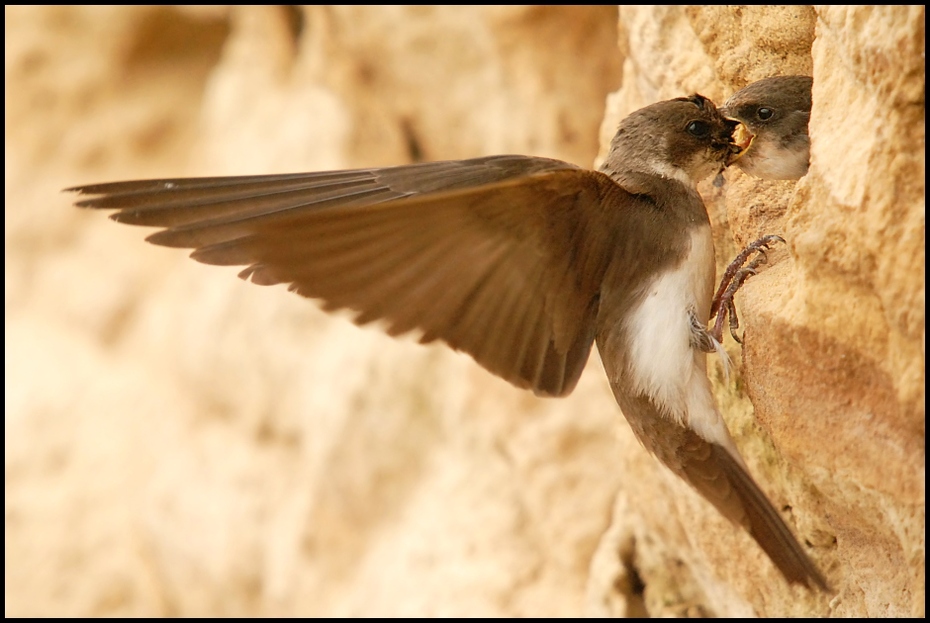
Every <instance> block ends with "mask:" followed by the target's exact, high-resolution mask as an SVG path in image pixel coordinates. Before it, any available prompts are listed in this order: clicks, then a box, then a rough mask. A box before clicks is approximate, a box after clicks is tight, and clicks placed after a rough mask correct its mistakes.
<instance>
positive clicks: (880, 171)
mask: <svg viewBox="0 0 930 623" xmlns="http://www.w3.org/2000/svg"><path fill="white" fill-rule="evenodd" d="M5 17H6V30H5V35H6V39H5V43H6V47H5V51H6V56H5V59H6V117H5V122H6V123H5V130H6V151H5V165H6V169H5V201H6V210H5V226H6V234H5V243H6V254H5V259H6V263H5V285H6V310H5V311H6V318H5V329H6V348H5V353H6V359H5V363H6V366H5V383H6V392H5V410H6V411H5V413H6V417H5V485H6V487H5V492H6V495H5V499H6V506H5V508H6V514H5V544H6V547H5V604H6V605H5V613H6V614H7V615H8V616H36V615H39V616H59V615H74V616H104V615H109V616H126V615H135V616H165V615H179V616H234V615H235V616H250V615H251V616H276V615H285V616H331V615H368V616H375V615H378V616H384V615H389V616H402V615H428V616H434V615H471V616H476V615H488V616H501V615H504V616H514V615H526V616H531V615H532V616H537V615H564V616H576V615H579V614H585V613H586V614H595V615H619V616H623V615H637V614H646V613H648V614H651V615H669V614H673V615H681V614H691V615H753V614H756V615H795V616H808V615H827V614H832V615H847V616H849V615H872V616H889V615H892V616H893V615H920V614H922V613H923V601H924V588H923V584H924V571H923V567H924V560H925V555H924V535H923V530H924V510H923V507H924V499H925V495H924V475H923V474H924V430H925V429H924V407H923V400H924V389H923V383H924V329H923V324H924V267H923V266H924V264H923V262H924V248H923V247H924V239H925V234H924V223H925V217H924V121H923V115H924V56H923V54H924V47H923V46H924V10H923V8H922V7H912V8H902V7H897V8H876V7H871V8H870V7H861V8H842V7H839V8H821V9H812V8H803V7H802V8H797V7H791V8H777V7H759V8H726V7H720V8H718V7H710V8H697V7H669V8H662V7H659V8H656V7H646V8H637V9H622V10H621V11H620V13H619V15H618V10H617V9H616V7H598V8H549V7H546V8H539V7H537V8H526V7H509V8H429V7H408V8H400V7H382V8H319V7H313V8H310V7H303V8H301V7H297V8H284V7H264V8H232V9H229V8H196V9H184V8H80V7H68V8H26V7H7V8H6V9H5ZM788 73H812V75H813V76H814V78H815V86H814V100H815V105H814V112H813V115H812V120H811V135H812V139H813V145H814V147H813V158H812V168H811V173H810V175H808V176H807V177H806V178H804V179H803V180H801V181H800V182H798V183H797V184H794V183H765V182H760V181H757V180H752V179H750V178H747V177H745V176H743V175H742V174H740V173H739V172H728V173H727V181H726V184H725V185H724V186H723V187H721V188H715V187H714V186H712V185H711V184H709V183H708V184H706V185H705V186H702V190H704V191H706V192H705V196H706V198H707V200H708V204H709V209H710V211H711V217H712V221H713V222H714V225H715V231H716V235H717V237H718V261H720V262H723V261H725V260H727V259H728V257H729V256H730V255H732V253H733V251H734V250H735V249H736V246H737V245H740V244H743V243H745V242H747V241H748V240H750V239H752V238H754V237H756V235H758V234H759V233H773V232H774V233H783V234H784V235H785V237H786V238H788V240H789V249H788V250H787V251H782V252H781V253H780V254H778V255H777V256H774V257H773V260H774V261H773V264H772V265H771V266H770V267H768V268H767V270H766V271H764V272H763V273H762V274H760V275H759V276H758V277H757V278H756V279H754V280H753V281H751V282H750V284H749V285H748V286H747V288H746V290H745V292H743V293H742V294H741V298H740V300H739V301H738V304H739V305H740V307H741V310H742V312H743V313H742V318H743V321H744V326H745V330H746V348H745V350H742V351H741V349H739V348H738V347H735V346H734V345H733V344H729V345H728V348H729V349H731V355H732V356H733V357H734V358H736V360H737V361H739V358H740V354H741V353H742V358H743V365H742V367H741V368H740V370H739V373H738V374H737V375H736V378H735V379H732V380H731V381H730V383H725V382H724V381H723V379H722V375H720V372H719V370H716V369H715V370H714V375H715V380H716V381H717V382H718V401H719V402H720V404H721V407H722V408H723V410H724V413H725V416H726V417H727V420H728V422H729V424H730V427H731V430H733V432H734V436H735V437H736V438H737V443H738V444H739V445H740V447H741V449H742V450H743V452H744V454H745V455H746V458H747V462H748V463H749V464H750V466H751V467H752V469H753V472H754V474H755V475H756V477H757V479H758V480H759V481H760V483H762V486H763V488H764V489H765V490H766V491H767V492H769V495H770V497H772V499H773V500H775V502H776V504H777V505H781V506H782V507H783V508H784V509H785V513H786V514H785V516H786V519H787V520H788V521H789V524H790V525H791V526H792V527H793V529H794V530H795V531H796V532H797V533H798V534H800V535H801V537H802V539H803V540H806V541H807V542H808V543H809V544H810V545H811V547H812V550H811V551H812V555H813V557H814V558H815V560H817V562H818V564H819V565H820V566H821V567H822V568H823V569H824V571H825V573H826V574H827V576H828V577H829V579H830V581H831V584H832V585H833V587H834V588H835V589H836V593H835V594H834V595H830V596H824V595H812V594H809V593H807V592H805V591H803V590H801V589H798V588H789V587H787V586H786V585H784V583H783V582H782V581H781V579H780V577H779V576H778V574H777V572H776V571H775V570H774V569H773V568H772V566H771V564H770V563H769V562H768V560H767V559H766V558H765V557H764V555H763V554H762V553H761V552H760V551H759V550H758V548H757V547H755V545H754V544H753V543H752V541H751V540H750V539H749V538H748V537H747V536H746V535H744V534H742V533H740V532H739V531H737V530H734V529H733V528H732V527H731V526H729V525H728V524H727V523H726V522H725V521H724V520H722V519H720V518H719V517H718V516H717V515H716V514H715V513H714V511H713V510H712V509H711V508H710V507H709V506H708V505H707V504H706V503H704V502H703V500H701V499H700V498H698V496H697V495H695V494H693V493H692V492H691V491H690V490H689V489H688V488H687V487H685V486H683V485H682V484H681V483H679V482H677V481H676V480H674V479H673V478H672V477H670V476H669V475H668V474H666V473H665V472H664V471H663V470H662V469H661V468H659V467H658V465H657V463H656V462H655V461H653V460H652V459H651V458H650V457H648V456H646V455H645V453H644V452H643V451H642V449H641V448H640V447H639V445H638V444H637V443H636V442H635V440H634V439H633V437H632V435H631V434H630V432H629V430H628V428H627V427H626V424H625V422H624V421H623V419H622V416H621V415H620V413H619V411H618V409H617V407H616V404H615V403H614V401H613V399H612V397H611V396H610V391H609V388H608V386H607V383H606V380H605V379H604V377H603V372H602V370H601V369H600V362H599V360H598V358H597V357H596V356H593V357H592V358H591V361H590V363H589V366H588V367H589V369H588V370H587V371H586V373H585V375H584V376H583V377H582V380H581V382H580V384H579V387H578V389H577V390H576V391H575V393H574V394H573V395H572V396H570V397H568V398H566V399H563V400H542V399H537V398H535V397H533V396H532V395H530V394H528V393H525V392H521V391H519V390H516V389H514V388H512V387H511V386H510V385H508V384H507V383H505V382H503V381H500V380H499V379H496V378H495V377H493V376H491V375H490V374H488V373H486V372H485V371H484V370H483V369H481V368H479V367H478V366H477V365H475V364H474V363H473V362H472V361H471V359H470V358H468V357H467V356H463V355H457V354H454V353H451V352H448V351H447V350H446V349H443V348H441V347H436V346H433V347H423V346H420V345H417V344H416V343H415V342H414V341H413V340H410V339H407V340H392V339H389V338H386V337H385V336H383V335H382V334H381V333H379V331H378V330H377V328H366V329H358V328H356V327H355V326H354V325H352V324H351V323H350V322H348V321H347V320H346V319H345V317H332V316H329V315H326V314H324V313H322V312H321V311H319V310H318V309H317V307H316V306H315V305H314V304H313V303H312V302H310V301H307V300H304V299H301V298H300V297H298V296H295V295H293V294H290V293H288V292H287V291H286V288H284V287H276V288H260V287H256V286H254V285H250V284H246V283H244V282H242V281H240V280H239V279H237V278H236V276H235V275H236V271H235V270H233V269H220V268H216V267H207V266H202V265H199V264H197V263H195V262H192V261H190V260H189V259H187V258H186V254H185V253H184V252H181V251H178V250H172V249H164V248H157V247H153V246H151V245H148V244H145V243H144V242H143V241H142V239H143V238H144V236H145V234H146V233H147V231H146V230H143V229H139V228H131V227H126V226H120V225H117V224H114V223H113V222H111V221H109V220H107V219H106V218H104V214H102V213H89V212H85V211H81V210H77V209H74V208H72V207H70V201H71V197H69V196H68V195H66V194H63V193H61V192H60V191H61V189H62V188H65V187H68V186H73V185H78V184H85V183H90V182H98V181H110V180H118V179H135V178H145V177H181V176H194V175H234V174H258V173H276V172H290V171H304V170H315V169H335V168H349V167H361V166H377V165H391V164H402V163H407V162H412V161H416V160H438V159H450V158H467V157H474V156H480V155H486V154H493V153H525V154H532V155H540V156H548V157H554V158H561V159H564V160H568V161H570V162H574V163H577V164H580V165H583V166H591V165H592V164H593V163H594V162H595V159H596V157H597V154H598V152H599V150H601V149H603V148H604V147H606V145H607V141H609V138H610V136H611V135H612V133H613V131H614V129H615V127H616V123H617V121H618V120H619V119H620V118H622V117H623V116H624V115H626V114H628V113H629V112H631V111H632V110H635V109H636V108H639V107H641V106H643V105H646V104H648V103H651V102H653V101H656V100H659V99H666V98H669V97H676V96H679V95H683V94H687V93H690V92H694V91H699V92H701V93H703V94H704V95H707V96H708V97H711V98H712V99H714V100H715V101H717V102H722V101H723V100H724V99H725V98H726V97H727V96H728V95H730V94H731V93H732V92H734V91H735V90H737V89H738V88H740V87H742V86H744V85H745V84H746V83H748V82H751V81H753V80H756V79H759V78H762V77H765V76H768V75H773V74H788Z"/></svg>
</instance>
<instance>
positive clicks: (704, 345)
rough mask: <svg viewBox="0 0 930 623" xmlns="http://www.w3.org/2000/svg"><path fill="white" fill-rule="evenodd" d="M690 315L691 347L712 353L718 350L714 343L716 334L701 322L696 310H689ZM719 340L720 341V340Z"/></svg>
mask: <svg viewBox="0 0 930 623" xmlns="http://www.w3.org/2000/svg"><path fill="white" fill-rule="evenodd" d="M688 317H689V318H690V320H691V348H696V349H698V350H700V351H703V352H705V353H712V352H714V351H715V350H717V347H716V345H715V344H714V336H713V335H711V332H710V331H708V330H707V327H705V326H704V325H703V324H701V321H700V320H698V317H697V314H696V313H695V312H694V310H691V311H690V312H688ZM717 342H718V343H719V340H717Z"/></svg>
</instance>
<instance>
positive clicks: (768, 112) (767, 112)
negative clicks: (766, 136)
mask: <svg viewBox="0 0 930 623" xmlns="http://www.w3.org/2000/svg"><path fill="white" fill-rule="evenodd" d="M774 114H775V111H774V110H772V109H771V108H765V107H764V106H763V107H762V108H760V109H759V110H757V111H756V116H758V117H759V119H762V121H766V120H767V119H771V118H772V115H774Z"/></svg>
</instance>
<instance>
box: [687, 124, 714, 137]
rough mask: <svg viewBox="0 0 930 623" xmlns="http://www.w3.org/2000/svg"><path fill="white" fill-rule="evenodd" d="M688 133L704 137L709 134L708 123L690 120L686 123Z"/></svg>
mask: <svg viewBox="0 0 930 623" xmlns="http://www.w3.org/2000/svg"><path fill="white" fill-rule="evenodd" d="M687 130H688V134H692V135H694V136H696V137H698V138H704V137H705V136H707V135H708V134H710V125H709V124H708V123H707V122H706V121H692V122H691V123H689V124H688V128H687Z"/></svg>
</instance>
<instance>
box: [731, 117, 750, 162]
mask: <svg viewBox="0 0 930 623" xmlns="http://www.w3.org/2000/svg"><path fill="white" fill-rule="evenodd" d="M731 121H737V120H736V119H731ZM754 138H756V135H755V134H753V133H752V132H750V131H749V128H747V127H746V124H744V123H741V122H738V121H737V125H736V128H735V129H734V130H733V142H732V143H730V157H729V158H727V166H729V165H731V164H733V163H734V162H736V161H737V160H739V159H740V158H741V157H742V156H743V154H745V153H746V151H747V150H748V149H749V147H750V146H751V145H752V140H753V139H754Z"/></svg>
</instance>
